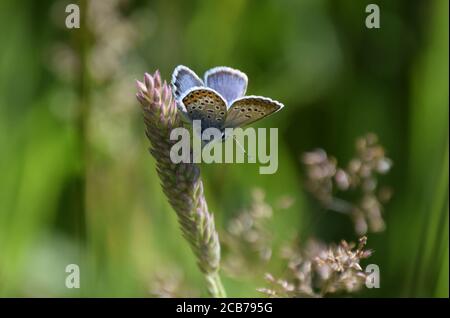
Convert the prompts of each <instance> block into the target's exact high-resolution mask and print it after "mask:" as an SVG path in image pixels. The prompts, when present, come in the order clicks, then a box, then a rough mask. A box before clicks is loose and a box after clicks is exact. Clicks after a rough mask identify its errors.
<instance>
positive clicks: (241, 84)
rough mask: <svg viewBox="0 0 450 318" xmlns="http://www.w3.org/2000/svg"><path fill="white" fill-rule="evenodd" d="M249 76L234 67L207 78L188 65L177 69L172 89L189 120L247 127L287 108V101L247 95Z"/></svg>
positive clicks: (214, 71)
mask: <svg viewBox="0 0 450 318" xmlns="http://www.w3.org/2000/svg"><path fill="white" fill-rule="evenodd" d="M247 83H248V78H247V75H245V74H244V73H243V72H241V71H239V70H236V69H232V68H230V67H224V66H219V67H214V68H212V69H210V70H208V71H207V72H206V73H205V76H204V81H202V80H201V79H200V78H199V77H198V76H197V74H195V73H194V72H193V71H192V70H191V69H189V68H188V67H186V66H184V65H179V66H177V67H176V68H175V70H174V72H173V75H172V89H173V92H174V95H175V99H176V103H177V107H178V109H179V111H180V113H181V115H182V117H183V118H184V119H185V120H187V121H188V122H191V123H192V121H194V120H201V130H202V131H203V130H205V129H207V128H210V127H214V128H218V129H220V130H221V132H222V133H223V131H224V130H225V128H236V127H243V126H246V125H248V124H251V123H253V122H255V121H258V120H260V119H262V118H264V117H267V116H269V115H271V114H273V113H275V112H277V111H279V110H280V109H282V108H283V104H281V103H280V102H277V101H275V100H272V99H270V98H267V97H262V96H245V92H246V90H247Z"/></svg>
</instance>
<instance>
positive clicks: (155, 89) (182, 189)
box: [136, 71, 225, 297]
mask: <svg viewBox="0 0 450 318" xmlns="http://www.w3.org/2000/svg"><path fill="white" fill-rule="evenodd" d="M137 88H138V93H137V94H136V97H137V99H138V100H139V102H140V104H141V106H142V111H143V116H144V122H145V126H146V135H147V138H148V139H149V140H150V143H151V147H150V153H151V154H152V155H153V157H154V158H155V159H156V162H157V171H158V175H159V178H160V179H161V185H162V188H163V191H164V193H165V195H166V196H167V198H168V201H169V202H170V204H171V206H172V207H173V209H174V210H175V212H176V213H177V216H178V221H179V224H180V227H181V230H182V232H183V236H184V237H185V239H186V240H187V241H188V242H189V245H190V246H191V248H192V251H193V252H194V254H195V256H196V257H197V263H198V266H199V267H200V270H201V271H202V272H203V274H204V275H205V278H206V281H207V284H208V290H209V292H210V294H211V296H213V297H225V291H224V289H223V286H222V283H221V281H220V277H219V274H218V272H219V267H220V243H219V237H218V234H217V231H216V229H215V225H214V218H213V215H212V214H211V213H209V211H208V206H207V203H206V199H205V196H204V194H203V183H202V180H201V178H200V170H199V167H198V166H197V165H195V164H187V163H178V164H174V163H173V162H172V161H171V159H170V149H171V147H172V146H173V144H174V141H171V140H170V138H169V137H170V132H171V131H172V129H173V128H177V127H180V126H181V125H182V121H181V118H180V116H179V114H178V109H177V106H176V105H175V100H174V98H173V96H172V90H171V88H170V86H169V85H168V84H167V83H166V82H165V81H164V82H162V81H161V76H160V74H159V72H158V71H156V72H155V73H154V74H153V75H150V74H147V73H146V74H145V76H144V81H143V82H141V81H137Z"/></svg>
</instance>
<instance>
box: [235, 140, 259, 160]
mask: <svg viewBox="0 0 450 318" xmlns="http://www.w3.org/2000/svg"><path fill="white" fill-rule="evenodd" d="M233 139H234V141H236V145H238V146H239V148H241V150H242V152H243V153H245V154H246V155H247V156H248V158H251V159H254V157H253V156H252V155H250V154H249V153H248V152H247V151H245V149H244V147H243V146H242V145H241V143H240V142H239V141H238V140H237V139H236V136H234V135H233Z"/></svg>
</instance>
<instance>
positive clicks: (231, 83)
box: [205, 66, 248, 107]
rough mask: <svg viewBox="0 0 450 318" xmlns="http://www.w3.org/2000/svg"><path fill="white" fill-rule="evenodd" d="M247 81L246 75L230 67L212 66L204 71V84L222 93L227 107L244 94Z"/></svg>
mask: <svg viewBox="0 0 450 318" xmlns="http://www.w3.org/2000/svg"><path fill="white" fill-rule="evenodd" d="M247 82H248V79H247V75H245V74H244V73H242V72H241V71H239V70H235V69H232V68H230V67H225V66H219V67H214V68H212V69H210V70H209V71H207V72H206V73H205V85H206V86H207V87H210V88H212V89H214V90H215V91H216V92H218V93H219V94H220V95H222V96H223V98H225V101H226V102H227V106H228V107H230V106H231V103H232V102H233V101H234V100H235V99H237V98H240V97H242V96H244V95H245V91H246V90H247Z"/></svg>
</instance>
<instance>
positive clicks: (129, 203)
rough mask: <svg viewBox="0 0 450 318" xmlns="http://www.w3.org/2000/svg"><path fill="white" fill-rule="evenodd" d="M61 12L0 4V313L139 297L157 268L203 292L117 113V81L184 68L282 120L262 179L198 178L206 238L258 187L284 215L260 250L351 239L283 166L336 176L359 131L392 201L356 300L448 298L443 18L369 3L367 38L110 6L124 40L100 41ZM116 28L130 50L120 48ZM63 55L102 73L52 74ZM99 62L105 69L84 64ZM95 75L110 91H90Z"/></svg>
mask: <svg viewBox="0 0 450 318" xmlns="http://www.w3.org/2000/svg"><path fill="white" fill-rule="evenodd" d="M65 3H66V2H64V1H40V2H39V5H37V4H36V2H34V1H31V0H28V1H21V2H17V1H12V0H3V1H1V2H0V29H1V30H4V31H3V32H1V33H0V74H1V77H0V145H1V148H0V169H1V170H0V171H1V172H0V173H1V178H0V180H1V181H0V253H1V254H0V295H1V296H69V297H70V296H80V295H84V296H139V297H146V296H149V289H150V284H151V281H152V280H153V278H154V275H155V273H157V272H163V271H164V270H168V271H169V275H170V268H171V267H175V268H178V269H179V270H181V271H182V272H183V273H184V277H185V279H186V282H187V284H188V285H189V286H192V288H193V289H196V290H200V291H201V292H202V293H204V292H205V291H204V289H203V288H204V287H203V281H202V276H201V275H200V273H199V272H198V269H197V267H196V264H195V259H194V257H193V256H192V255H191V251H190V250H189V248H188V245H187V244H186V243H185V242H184V241H183V240H182V238H181V235H180V231H179V229H178V226H177V221H176V217H175V214H174V213H173V211H172V210H171V208H170V207H169V205H168V203H167V202H166V199H165V197H164V195H163V194H162V191H161V189H160V186H159V180H158V179H157V176H156V173H155V171H154V166H155V165H154V162H153V161H152V158H151V157H150V156H149V155H148V154H147V153H146V148H147V146H148V145H147V141H146V140H145V138H144V133H143V123H142V119H141V117H140V114H139V110H138V107H137V104H136V103H135V101H134V91H135V89H134V82H133V79H134V78H140V77H141V76H142V74H143V72H144V71H152V70H154V69H156V68H159V69H161V71H162V74H163V77H164V78H166V79H169V78H170V75H171V72H172V70H173V68H174V67H175V66H176V65H177V64H186V65H188V66H191V67H192V68H193V69H194V70H196V71H197V72H198V73H199V74H202V72H203V71H205V70H206V69H207V68H209V67H212V66H215V65H230V66H233V67H236V68H240V69H242V70H243V71H245V72H246V73H247V74H248V75H249V78H250V82H249V88H248V91H249V93H250V94H255V95H257V94H260V95H266V96H270V97H272V98H275V99H278V100H280V101H282V102H283V103H284V104H285V105H286V107H285V108H284V110H283V111H282V112H280V113H279V114H277V116H274V117H271V118H270V119H267V120H265V121H264V122H262V123H261V124H259V126H260V127H278V128H279V138H280V143H279V170H278V173H276V174H274V175H269V176H267V175H259V174H258V170H257V167H256V166H253V165H238V164H235V165H223V166H218V165H210V166H207V165H204V166H203V167H202V173H203V174H204V179H205V193H206V197H207V198H208V203H209V205H210V209H211V210H212V211H213V212H214V214H215V217H216V219H217V223H218V228H224V226H225V224H226V223H227V221H228V220H229V219H230V218H231V217H232V216H233V215H235V214H236V212H237V211H238V210H239V209H240V208H242V207H243V206H245V205H246V204H248V202H249V200H250V192H251V189H252V188H254V187H259V188H262V189H263V190H264V191H265V192H266V194H267V200H268V202H271V203H274V202H275V200H276V199H277V198H278V197H280V196H281V195H289V196H292V197H294V198H295V204H294V206H293V207H291V208H290V209H289V210H286V211H282V212H280V213H279V214H276V215H275V218H274V221H273V224H271V228H272V229H273V231H274V244H275V246H276V245H278V244H280V242H282V241H283V240H285V239H286V238H289V237H291V236H292V235H293V233H295V232H297V231H298V232H300V236H301V237H302V238H307V237H309V236H316V237H319V238H322V239H324V240H327V241H330V240H333V241H337V240H340V239H342V238H345V239H349V240H352V239H354V238H355V237H354V234H353V233H352V230H351V225H350V224H349V221H348V220H347V219H345V218H342V217H340V216H336V215H331V214H330V213H324V212H323V211H319V210H317V207H316V205H314V204H311V202H310V200H307V196H306V195H305V193H304V192H303V189H302V188H303V186H302V167H301V165H300V162H299V159H298V158H299V155H300V154H301V153H302V152H304V151H307V150H310V149H312V148H315V147H323V148H325V149H326V150H327V151H328V152H329V153H332V154H334V155H336V156H337V158H339V160H342V161H345V160H346V159H348V158H349V157H350V156H351V154H352V152H353V142H354V139H355V138H356V137H357V136H359V135H361V134H364V133H366V132H368V131H373V132H375V133H377V134H378V135H379V136H380V139H381V142H382V143H383V144H384V145H385V147H386V149H387V152H388V155H389V156H390V157H391V158H392V159H393V160H394V169H393V172H392V175H391V176H389V177H388V178H387V179H386V180H383V182H386V183H389V184H391V185H392V186H393V187H394V190H395V195H394V200H393V202H392V203H391V204H389V205H388V206H387V209H386V211H385V216H386V222H387V230H386V231H385V232H383V233H380V234H376V235H369V247H370V248H373V249H374V250H375V254H374V256H373V257H372V258H371V259H369V262H373V263H377V264H379V266H380V269H381V288H380V289H379V290H365V291H364V292H363V293H362V295H364V296H367V297H374V296H385V297H400V296H425V297H448V268H449V267H448V266H449V265H448V257H449V256H448V14H447V13H448V2H447V1H445V0H435V1H417V2H414V4H412V3H410V2H408V1H396V2H395V3H393V2H390V1H378V2H377V3H379V5H380V8H381V29H379V30H368V29H366V28H365V27H364V25H363V22H364V19H365V12H364V8H365V6H366V4H368V3H370V2H369V1H361V2H358V3H356V2H354V1H339V2H335V1H331V0H329V1H324V0H322V1H312V0H308V1H289V0H282V1H275V0H262V1H250V0H248V1H244V0H231V1H226V2H220V3H216V2H212V1H191V2H187V1H181V0H178V1H170V2H169V1H164V0H157V1H137V0H136V1H131V0H130V1H128V2H127V1H124V2H120V3H121V4H120V5H119V6H115V5H114V3H115V2H111V6H110V8H113V9H114V8H115V9H114V10H116V11H117V12H116V11H114V10H113V9H111V10H112V11H114V12H113V13H111V11H108V10H107V9H103V10H105V13H104V15H102V16H101V17H98V19H99V21H100V22H101V21H102V20H104V21H107V19H111V21H113V22H115V21H116V20H115V19H116V18H117V17H116V14H118V15H119V16H122V17H123V19H124V20H125V21H126V22H127V23H129V25H124V22H123V21H122V22H121V23H119V22H120V21H119V22H117V23H115V25H118V26H121V25H124V26H122V29H121V28H120V27H118V28H117V29H115V30H114V31H112V32H111V33H112V34H113V36H111V37H110V38H106V37H104V36H102V35H101V34H100V35H99V34H97V33H96V32H95V29H92V28H93V26H91V25H87V26H86V27H84V28H82V29H80V30H67V29H64V27H62V23H63V21H64V17H65V14H64V12H63V10H62V9H61V8H64V5H65ZM87 3H90V2H89V1H87ZM58 10H59V11H58ZM127 28H131V29H132V30H134V33H133V34H135V37H131V36H130V37H128V36H123V33H121V32H122V31H123V30H127ZM123 32H124V31H123ZM80 39H81V41H85V42H86V43H85V45H87V46H88V47H89V52H87V54H92V55H94V56H95V55H98V56H100V57H101V58H99V61H97V64H95V63H90V62H89V60H84V62H82V64H81V65H80V64H77V63H75V64H73V65H75V66H73V65H72V64H70V63H69V64H67V63H66V64H64V63H65V61H66V59H65V58H67V59H68V61H69V62H70V54H69V56H66V55H63V56H61V55H54V54H53V52H54V50H53V49H54V47H55V46H57V45H63V46H64V47H66V46H67V48H68V49H69V50H70V49H71V50H72V51H73V52H75V55H76V54H79V52H80V51H79V48H80V47H79V46H77V43H78V42H77V41H79V40H80ZM108 45H110V46H111V48H109V46H108ZM105 47H106V49H105V51H106V52H113V53H114V54H116V53H117V52H119V53H120V52H122V53H120V54H119V53H117V56H116V55H114V54H113V56H112V57H111V56H109V55H105V56H103V55H100V53H101V52H102V51H101V49H102V48H105ZM124 48H126V49H124ZM77 52H78V53H77ZM86 58H87V59H89V56H88V57H86ZM114 62H117V65H118V66H114V65H115V64H114ZM60 64H61V65H63V66H62V70H63V71H62V72H61V66H58V65H60ZM71 65H72V66H71ZM82 65H84V67H83V66H82ZM111 65H113V66H114V67H113V66H111ZM108 67H109V69H108ZM64 70H65V72H64ZM80 71H81V72H80ZM102 71H105V72H106V71H109V72H111V73H110V74H112V75H110V76H109V77H107V78H106V79H98V78H97V77H96V76H98V74H100V73H101V72H102ZM66 73H67V74H66ZM77 76H80V78H83V76H87V77H88V78H90V79H89V81H88V82H85V84H84V85H87V87H85V88H84V89H85V90H88V91H89V92H90V94H92V96H90V97H89V101H88V102H89V103H88V106H87V107H89V109H88V111H89V113H90V114H89V118H87V119H86V120H87V121H86V122H85V123H84V124H85V125H86V127H85V128H83V129H85V132H84V133H85V134H86V135H85V136H84V137H83V138H81V136H80V127H79V124H80V123H79V122H78V121H77V120H78V119H77V118H78V117H77V116H76V114H77V111H78V110H79V109H78V107H79V105H80V103H81V104H82V103H84V102H86V101H85V100H83V99H82V96H80V92H81V91H82V90H83V89H80V86H79V85H80V83H79V82H77V78H79V77H77ZM91 77H92V78H91ZM77 83H78V84H77ZM80 141H81V144H80ZM84 147H85V148H84ZM82 149H87V151H88V153H89V155H88V157H87V162H85V164H86V166H85V165H84V162H83V158H84V155H83V150H82ZM84 202H86V204H84ZM82 210H84V211H83V212H82ZM84 223H85V224H84ZM70 263H77V264H80V266H81V286H82V288H81V289H80V290H79V291H76V290H69V289H66V288H65V287H64V278H65V275H66V273H65V272H64V269H65V265H67V264H70ZM271 266H273V267H274V268H277V267H279V266H280V264H271ZM224 284H225V287H226V289H227V290H228V294H229V295H230V296H257V295H259V294H258V293H257V292H256V291H255V288H256V287H260V286H261V284H262V280H261V279H256V280H253V279H244V278H243V279H242V280H237V279H232V278H229V277H224Z"/></svg>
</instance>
